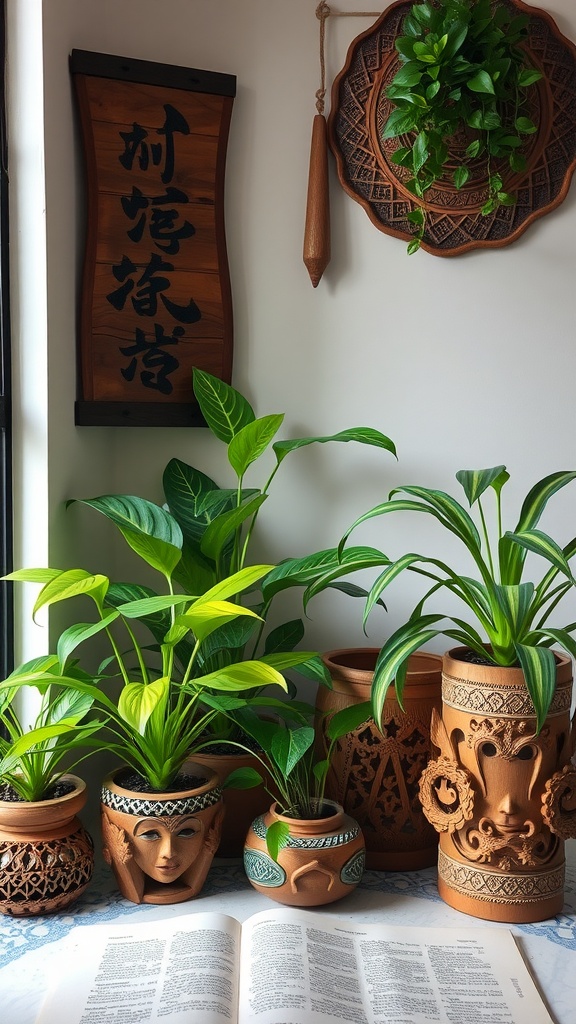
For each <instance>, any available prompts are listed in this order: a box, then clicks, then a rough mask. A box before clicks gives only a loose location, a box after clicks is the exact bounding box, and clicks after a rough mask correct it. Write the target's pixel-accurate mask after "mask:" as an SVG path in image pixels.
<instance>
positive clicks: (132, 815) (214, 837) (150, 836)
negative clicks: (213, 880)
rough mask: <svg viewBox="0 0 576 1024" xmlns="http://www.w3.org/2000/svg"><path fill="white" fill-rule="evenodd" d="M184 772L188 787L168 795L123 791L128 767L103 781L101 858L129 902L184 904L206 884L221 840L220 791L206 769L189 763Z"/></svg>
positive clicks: (221, 801)
mask: <svg viewBox="0 0 576 1024" xmlns="http://www.w3.org/2000/svg"><path fill="white" fill-rule="evenodd" d="M183 772H184V777H185V783H184V786H185V787H186V788H182V789H179V790H177V791H175V792H169V793H157V792H150V791H140V790H138V789H136V788H134V789H131V788H127V786H128V785H129V783H128V782H127V783H126V784H123V782H124V780H127V779H129V777H130V770H129V769H127V768H120V769H118V770H117V771H116V772H114V773H112V774H111V775H109V776H107V778H106V779H105V780H104V783H103V786H102V794H101V809H102V834H103V842H104V851H103V852H104V859H105V860H106V861H107V863H108V864H110V865H111V867H112V869H113V871H114V874H115V876H116V881H117V883H118V887H119V889H120V891H121V893H122V895H123V896H125V897H126V899H129V900H131V901H132V902H133V903H161V904H167V903H183V902H184V901H185V900H190V899H193V897H194V896H197V895H198V893H199V892H200V890H201V888H202V886H203V885H204V881H205V879H206V875H207V874H208V871H209V869H210V865H211V863H212V860H213V858H214V853H215V851H216V849H217V847H218V843H219V842H220V832H221V828H222V819H223V817H224V803H223V800H222V790H221V789H220V784H219V779H218V776H217V774H216V772H214V771H212V770H211V769H210V768H207V767H206V766H205V765H202V764H200V763H197V762H195V761H187V762H186V764H185V765H184V768H183Z"/></svg>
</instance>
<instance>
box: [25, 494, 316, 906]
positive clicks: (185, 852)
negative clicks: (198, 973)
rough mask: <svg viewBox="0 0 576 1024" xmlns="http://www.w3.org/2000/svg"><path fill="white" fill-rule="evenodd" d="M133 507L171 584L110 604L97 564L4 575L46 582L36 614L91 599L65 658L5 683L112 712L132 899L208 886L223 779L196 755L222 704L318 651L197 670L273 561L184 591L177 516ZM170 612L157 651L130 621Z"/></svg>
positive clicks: (143, 551)
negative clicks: (88, 649)
mask: <svg viewBox="0 0 576 1024" xmlns="http://www.w3.org/2000/svg"><path fill="white" fill-rule="evenodd" d="M127 508H130V511H131V519H130V526H127V525H126V519H125V520H124V523H123V525H122V531H123V534H124V536H125V538H126V540H127V542H128V544H129V545H130V547H131V548H132V549H133V550H134V551H135V552H136V553H137V554H138V555H139V556H140V557H141V558H142V559H143V560H144V562H146V563H147V565H148V566H151V567H152V568H154V569H156V570H157V571H158V572H159V573H160V574H161V575H162V576H164V578H165V580H166V583H167V590H168V593H165V594H160V595H155V596H154V597H144V598H142V599H140V600H127V601H124V602H123V603H118V604H117V606H116V607H114V608H110V607H108V606H107V604H106V596H107V594H108V591H109V589H110V587H111V584H110V581H109V579H108V578H107V577H106V576H103V575H101V574H94V573H91V572H89V571H87V570H83V569H70V570H65V571H61V570H55V569H54V570H52V569H45V570H35V569H34V570H18V571H17V572H14V573H11V574H10V576H9V577H8V578H10V579H13V580H20V581H32V582H38V581H40V582H42V583H43V586H42V589H41V591H40V594H39V596H38V598H37V600H36V603H35V607H34V612H35V613H36V611H38V610H39V609H40V608H42V607H45V606H50V605H53V604H55V603H56V602H60V601H63V600H68V599H70V598H77V597H80V596H82V597H89V598H91V599H92V602H93V605H94V606H95V609H96V613H97V614H96V617H95V619H94V620H93V621H91V622H79V623H76V624H74V625H72V626H70V627H68V628H67V629H66V630H65V631H64V632H63V633H62V635H61V636H60V639H59V641H58V648H57V662H51V663H50V666H49V670H48V668H47V666H46V665H45V666H43V668H42V667H41V669H40V671H34V672H25V673H21V674H20V676H19V677H18V678H17V679H11V680H9V681H7V683H8V684H10V686H19V687H21V686H24V685H30V684H33V685H36V686H44V685H46V684H47V683H50V684H53V685H59V686H61V687H64V688H67V689H69V690H70V691H71V692H72V693H73V694H79V695H83V696H85V697H86V698H88V699H90V700H91V701H93V702H94V706H97V707H99V708H101V709H103V710H104V712H105V714H106V722H105V724H104V725H102V726H101V727H100V731H99V735H98V740H97V742H98V745H99V746H100V748H101V749H106V750H108V751H109V752H110V753H111V754H113V755H115V757H116V758H118V760H119V761H120V762H121V763H122V764H123V767H122V769H120V770H116V771H114V772H113V773H112V774H111V775H110V776H109V777H108V779H107V780H106V781H105V783H104V786H103V791H102V808H103V821H104V826H103V827H104V845H105V854H106V857H107V859H108V860H109V862H110V863H111V864H112V866H113V867H114V870H115V873H116V877H117V879H118V882H119V885H120V887H121V889H122V891H123V892H124V894H125V895H126V896H127V897H128V898H129V899H132V900H134V901H135V902H155V903H167V902H178V901H180V900H185V899H190V898H191V897H192V896H193V895H195V894H196V893H197V892H198V891H199V889H200V887H201V885H202V884H203V881H204V878H205V876H206V873H207V871H208V868H209V866H210V862H211V860H212V857H213V854H214V851H215V849H216V846H217V845H218V838H219V832H220V828H221V821H222V816H223V809H222V800H221V788H220V785H219V780H218V778H217V777H216V775H215V773H214V772H212V771H210V770H208V769H206V768H205V767H204V766H202V765H200V764H197V763H194V762H193V761H192V760H191V758H193V755H194V753H195V752H198V751H199V750H200V749H201V748H203V747H204V746H206V745H207V743H208V739H207V737H206V727H207V725H208V724H209V723H210V721H211V719H212V718H213V717H214V716H215V715H216V714H218V713H222V712H225V711H226V709H227V706H228V704H229V702H230V701H231V700H232V697H233V695H234V694H236V693H239V692H241V691H247V690H251V689H253V688H254V687H258V686H263V685H268V684H271V683H275V684H279V685H281V686H282V688H283V689H286V682H285V680H284V678H283V676H282V675H281V671H280V670H283V669H284V668H285V667H289V666H291V665H294V664H297V663H298V662H300V661H306V660H308V659H309V657H310V654H309V653H308V652H300V653H291V654H289V655H282V654H274V653H272V654H269V655H266V656H264V657H263V658H261V659H245V660H243V661H241V662H232V663H229V664H226V665H224V666H223V667H221V668H218V669H215V670H213V671H209V672H203V673H200V674H198V673H196V672H195V665H196V661H197V659H198V658H199V656H200V652H201V651H202V646H203V644H205V643H208V642H209V640H210V637H211V636H212V635H213V634H214V632H215V631H216V630H217V629H218V628H220V627H221V626H222V625H223V624H224V623H227V622H229V621H231V620H233V619H237V618H239V617H241V616H244V617H248V618H250V617H254V618H255V617H256V613H255V612H253V611H252V610H251V609H248V608H244V607H243V606H242V605H241V604H239V603H237V602H236V601H235V600H231V599H236V598H237V596H238V594H239V593H240V592H241V591H242V590H243V589H245V588H247V587H251V586H253V585H254V583H255V582H256V581H257V580H258V579H260V578H261V577H262V576H263V575H264V574H265V573H266V572H268V571H269V570H270V568H272V567H271V566H269V565H256V566H249V567H244V568H243V569H241V570H240V571H239V572H237V573H234V574H233V575H232V576H231V577H228V578H226V579H224V580H221V581H220V582H219V583H218V584H217V585H216V586H215V587H212V588H210V589H209V590H208V591H206V592H205V593H204V594H202V595H201V596H200V597H196V596H194V595H186V594H176V593H175V592H174V588H173V584H172V580H173V574H174V569H175V566H176V565H177V563H178V561H179V559H180V557H181V545H182V537H181V533H180V529H179V527H178V524H177V523H176V522H175V520H174V519H173V518H172V516H171V515H170V513H169V512H167V511H166V510H165V509H162V508H160V507H159V506H156V505H153V503H151V502H146V501H145V500H144V499H137V498H134V499H132V500H127V501H126V503H125V510H126V509H127ZM137 520H138V522H139V525H138V524H137ZM164 612H168V616H169V626H168V628H167V629H166V632H165V634H164V637H163V640H162V643H161V644H160V645H159V649H157V648H156V647H155V646H153V648H152V649H149V648H148V646H147V645H145V644H144V643H143V642H142V641H141V640H139V639H138V637H137V631H136V630H135V628H134V621H135V620H138V619H139V618H141V617H145V616H147V615H154V614H157V613H164ZM96 635H102V636H104V637H106V639H107V641H108V643H109V646H110V655H109V657H107V658H106V659H105V661H104V662H103V663H102V665H101V666H100V669H99V670H98V671H97V673H96V674H95V677H94V678H93V679H87V678H86V677H84V678H82V676H81V673H80V672H79V671H78V670H77V668H76V666H75V660H74V659H75V654H76V651H77V649H78V648H79V647H80V646H81V645H83V644H84V643H85V642H86V641H89V640H92V639H93V638H94V637H95V636H96ZM184 640H188V641H189V645H190V657H189V663H188V666H187V669H186V671H184V673H182V672H175V670H174V662H175V656H174V650H175V647H176V644H178V643H182V641H184ZM117 677H119V679H120V683H121V689H120V693H119V697H118V699H117V700H116V699H115V697H114V694H113V692H112V689H111V686H112V684H113V682H114V681H115V679H116V678H117ZM232 703H234V701H233V700H232ZM174 819H176V824H174ZM180 819H181V821H180ZM180 824H181V825H182V827H181V828H180V827H179V826H180ZM148 826H149V827H148ZM174 847H177V850H176V852H174V849H173V848H174Z"/></svg>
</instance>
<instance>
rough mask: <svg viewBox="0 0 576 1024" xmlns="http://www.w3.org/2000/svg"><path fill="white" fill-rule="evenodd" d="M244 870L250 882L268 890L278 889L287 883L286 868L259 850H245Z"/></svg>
mask: <svg viewBox="0 0 576 1024" xmlns="http://www.w3.org/2000/svg"><path fill="white" fill-rule="evenodd" d="M244 870H245V872H246V877H247V878H248V881H249V882H257V883H258V885H264V886H266V888H267V889H268V888H269V889H276V888H278V886H279V885H284V882H285V881H286V872H285V871H284V868H281V867H280V865H279V864H277V863H276V861H275V860H272V857H270V855H269V854H267V853H261V852H260V851H259V850H244Z"/></svg>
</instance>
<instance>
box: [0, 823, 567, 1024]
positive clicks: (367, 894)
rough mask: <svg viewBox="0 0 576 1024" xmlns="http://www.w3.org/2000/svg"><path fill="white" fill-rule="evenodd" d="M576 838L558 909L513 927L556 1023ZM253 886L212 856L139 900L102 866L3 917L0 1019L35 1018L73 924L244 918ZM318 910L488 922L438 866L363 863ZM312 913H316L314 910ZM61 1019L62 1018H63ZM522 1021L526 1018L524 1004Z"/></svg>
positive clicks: (252, 907) (560, 1017)
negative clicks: (171, 890)
mask: <svg viewBox="0 0 576 1024" xmlns="http://www.w3.org/2000/svg"><path fill="white" fill-rule="evenodd" d="M571 847H575V848H576V843H568V844H567V853H568V864H567V880H566V902H565V905H564V908H563V912H562V913H561V914H559V915H558V916H557V917H555V918H553V919H550V920H548V921H542V922H540V923H538V924H527V925H514V926H509V925H496V926H494V925H490V926H491V927H497V928H507V927H510V928H511V930H512V932H513V933H514V935H516V936H517V937H518V939H519V945H520V947H521V949H522V952H523V954H524V956H525V959H526V960H527V962H528V965H529V967H530V969H531V971H532V973H533V976H534V978H535V980H536V982H537V984H538V986H539V988H540V991H541V993H542V996H543V998H544V1000H545V1002H546V1004H547V1006H548V1009H549V1011H550V1013H551V1015H552V1017H553V1019H554V1020H555V1021H556V1022H557V1024H576V849H574V850H573V849H571ZM269 905H270V904H269V900H268V899H267V897H265V896H262V895H260V894H259V893H257V892H256V891H255V890H254V889H252V888H251V886H250V884H249V882H248V881H247V879H246V876H245V874H244V871H243V868H242V865H241V863H240V862H231V861H230V862H224V861H221V862H217V861H215V862H214V865H213V867H212V869H211V871H210V873H209V875H208V879H207V881H206V884H205V887H204V889H203V891H202V893H201V895H200V896H199V897H197V898H196V899H195V900H193V901H191V902H189V903H184V904H179V905H177V906H173V907H153V906H137V905H135V904H133V903H129V902H128V901H127V900H125V899H123V897H122V896H121V895H120V894H119V892H118V891H117V890H116V889H115V886H114V881H113V878H112V875H111V872H110V870H109V869H108V868H107V867H105V866H102V867H99V868H98V869H97V870H96V872H95V875H94V878H93V879H92V882H91V884H90V886H89V888H88V890H87V891H86V893H85V894H84V896H82V897H81V898H80V899H79V900H78V901H77V902H76V903H75V904H73V905H72V907H70V909H69V912H68V913H63V914H56V915H53V916H47V917H37V918H29V919H18V918H11V917H1V918H0V1020H1V1021H2V1024H34V1021H35V1018H36V1015H37V1013H38V1011H39V1009H40V1006H41V1003H42V999H43V996H44V993H45V991H46V988H47V986H48V984H49V982H50V980H51V979H52V978H53V977H54V974H55V972H57V971H58V970H59V964H58V955H59V952H60V951H61V948H62V941H63V940H64V939H65V938H66V936H67V935H68V934H69V932H70V930H71V929H72V928H73V927H75V926H80V927H82V926H83V925H87V924H98V923H104V922H106V923H111V922H114V921H115V922H118V921H119V920H120V919H122V918H124V919H126V918H131V919H138V920H147V921H151V920H154V919H164V918H166V917H171V916H180V915H183V914H190V913H194V912H195V911H221V912H223V913H227V914H230V915H231V916H232V917H236V918H237V919H238V920H241V921H242V920H244V919H245V918H247V917H249V916H250V915H251V914H254V913H257V912H258V911H260V910H265V909H266V907H267V906H269ZM320 909H321V913H323V914H326V913H328V914H332V915H334V916H336V917H341V918H354V919H355V920H357V921H379V920H380V921H383V920H386V922H387V923H390V924H405V925H415V926H430V927H432V926H439V927H446V926H453V927H479V928H482V927H485V926H486V922H483V921H480V920H477V919H476V918H471V917H467V916H466V915H463V914H460V913H458V912H457V911H455V910H452V909H451V908H450V907H447V906H446V904H445V903H443V902H442V900H441V899H440V897H439V896H438V891H437V888H436V870H435V869H434V868H428V869H426V870H423V871H413V872H406V873H402V872H393V873H392V872H376V871H367V872H366V873H365V875H364V878H363V880H362V882H361V884H360V885H359V886H358V888H357V889H356V890H355V891H354V892H353V893H351V895H350V896H348V897H346V899H344V900H341V901H340V902H338V903H334V904H331V905H329V906H327V907H322V908H320ZM310 913H314V911H313V910H311V911H310ZM63 1024H65V1021H63ZM526 1024H530V1013H529V1008H527V1016H526Z"/></svg>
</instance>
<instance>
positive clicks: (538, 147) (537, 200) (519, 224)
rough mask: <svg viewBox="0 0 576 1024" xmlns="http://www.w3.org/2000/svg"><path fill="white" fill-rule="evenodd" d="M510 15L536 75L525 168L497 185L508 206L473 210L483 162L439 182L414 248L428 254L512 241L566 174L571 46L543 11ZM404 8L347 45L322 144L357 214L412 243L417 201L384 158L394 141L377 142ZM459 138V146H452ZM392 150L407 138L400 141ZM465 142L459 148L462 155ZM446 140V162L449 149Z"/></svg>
mask: <svg viewBox="0 0 576 1024" xmlns="http://www.w3.org/2000/svg"><path fill="white" fill-rule="evenodd" d="M506 5H507V7H509V8H510V10H511V11H512V12H513V13H526V14H528V15H529V16H530V23H529V26H528V40H527V44H526V45H527V48H528V50H529V53H530V58H531V64H532V66H534V67H536V68H537V69H538V70H539V71H541V72H542V74H543V77H542V79H541V81H540V82H538V85H537V88H536V89H535V91H534V94H535V98H534V107H535V109H534V110H533V111H531V115H532V120H533V121H534V123H536V124H537V125H538V131H537V133H536V134H535V135H531V136H530V141H529V143H528V144H527V147H526V154H525V155H526V159H527V170H526V171H525V172H522V173H518V174H516V175H514V176H510V177H509V180H508V179H506V180H505V184H506V186H507V188H508V190H509V191H511V192H514V193H516V194H517V196H518V200H517V202H516V205H515V206H500V207H499V208H498V209H497V210H496V211H495V212H494V213H492V214H489V215H488V216H483V215H482V214H481V209H482V206H483V204H484V202H485V200H486V169H485V162H484V161H478V164H477V166H475V165H473V166H472V171H471V176H470V180H469V182H468V183H467V184H466V186H465V187H464V188H461V189H456V188H455V187H454V185H453V183H452V181H451V180H449V178H448V177H445V178H442V179H440V180H439V181H437V182H436V183H435V184H434V185H433V186H432V187H431V188H430V190H429V192H427V193H426V201H425V205H426V207H427V210H428V215H427V228H426V239H425V241H423V242H422V248H423V249H426V250H427V251H428V252H430V253H432V254H433V255H435V256H454V255H457V254H459V253H462V252H465V251H467V250H469V249H475V248H480V247H493V248H496V247H500V246H504V245H507V244H509V243H510V242H513V241H514V240H515V239H517V238H518V237H519V236H520V235H521V234H522V232H523V231H525V230H526V228H527V227H528V226H529V225H530V224H531V223H532V222H533V221H534V220H535V219H536V218H537V217H540V216H542V215H543V214H545V213H548V212H549V211H550V210H553V209H554V208H555V207H557V206H558V205H559V203H561V202H562V200H563V199H564V198H565V197H566V194H567V192H568V188H569V186H570V181H571V178H572V174H573V172H574V169H575V168H576V47H575V46H574V44H573V43H572V42H571V41H570V40H569V39H567V38H566V37H565V36H564V35H562V33H561V32H560V30H559V29H558V26H557V25H556V23H555V21H554V19H553V18H552V17H551V16H550V15H549V14H548V13H547V12H546V11H543V10H540V9H539V8H537V7H532V6H529V5H528V4H525V3H523V0H506ZM411 7H412V3H411V2H406V0H397V2H395V3H392V4H391V5H390V6H389V7H388V8H386V10H385V11H384V13H383V14H382V15H381V17H380V18H379V19H378V21H377V22H376V24H375V25H373V26H372V27H371V28H369V29H368V30H367V31H366V32H363V33H362V34H361V35H359V36H357V38H356V39H354V40H353V42H352V43H351V45H350V48H349V51H348V55H347V58H346V64H345V66H344V68H343V69H342V71H341V72H340V74H339V75H338V76H337V77H336V79H335V80H334V84H333V90H332V105H331V111H330V118H329V122H328V128H329V137H330V145H331V148H332V151H333V153H334V156H335V158H336V165H337V171H338V177H339V179H340V183H341V185H342V187H343V188H344V190H345V191H346V192H347V193H348V195H350V196H351V197H352V198H353V199H355V200H356V201H357V202H359V203H360V204H361V205H362V206H363V207H364V209H365V211H366V213H367V214H368V216H369V218H370V220H371V221H372V223H373V224H374V225H375V226H376V227H377V228H379V229H380V231H384V232H386V233H387V234H389V235H395V236H396V237H398V238H403V239H406V240H409V239H410V238H413V237H414V232H413V229H412V228H411V225H410V222H409V221H408V219H407V215H408V214H409V213H410V212H411V211H412V210H414V208H415V206H416V205H418V204H417V202H416V201H415V199H414V196H413V194H412V193H411V192H410V191H409V189H408V188H407V187H406V181H407V179H408V178H409V177H410V176H411V172H408V171H407V170H406V169H405V168H402V167H400V166H399V165H398V164H396V163H395V162H394V160H393V153H394V151H395V150H396V148H397V147H398V145H399V139H396V138H395V139H386V140H384V139H383V138H382V132H383V126H384V125H385V124H386V121H387V119H388V115H389V113H390V110H391V101H390V100H389V99H388V98H387V96H386V87H387V86H388V85H389V84H390V82H391V80H392V78H393V77H394V75H395V74H396V71H397V70H398V68H399V66H400V58H399V56H398V53H397V52H396V49H395V41H396V38H397V36H398V35H400V34H402V33H401V27H402V23H403V21H404V18H405V16H406V15H407V14H408V12H409V11H410V9H411ZM460 142H462V140H460ZM401 144H402V145H405V144H407V142H405V141H402V143H401ZM466 144H467V140H463V142H462V146H461V148H462V150H463V148H464V146H465V145H466ZM458 145H459V142H458V140H457V141H456V143H455V147H456V148H455V150H454V152H455V156H461V155H462V154H461V153H459V151H458V148H457V147H458Z"/></svg>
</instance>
